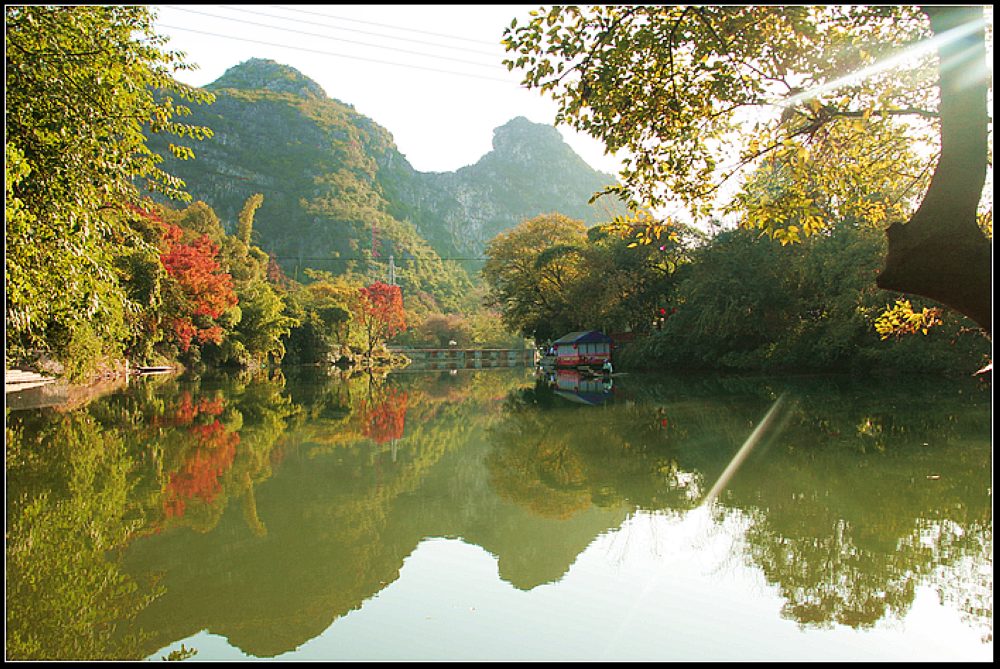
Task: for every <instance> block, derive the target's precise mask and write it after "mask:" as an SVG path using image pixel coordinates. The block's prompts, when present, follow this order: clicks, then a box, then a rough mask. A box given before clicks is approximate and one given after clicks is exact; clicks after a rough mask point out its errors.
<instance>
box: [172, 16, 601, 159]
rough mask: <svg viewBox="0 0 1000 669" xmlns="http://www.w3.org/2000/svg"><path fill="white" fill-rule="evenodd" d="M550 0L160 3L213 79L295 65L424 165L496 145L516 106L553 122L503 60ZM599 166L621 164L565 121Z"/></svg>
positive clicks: (198, 77)
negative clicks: (250, 66)
mask: <svg viewBox="0 0 1000 669" xmlns="http://www.w3.org/2000/svg"><path fill="white" fill-rule="evenodd" d="M537 7H538V5H378V4H376V5H155V6H154V8H155V10H156V14H157V21H156V26H157V32H159V33H160V34H162V35H166V36H168V37H169V38H170V41H169V42H168V43H167V45H166V48H167V49H169V50H172V51H183V52H185V54H186V60H187V61H188V62H190V63H194V64H196V65H198V69H197V70H194V71H192V72H181V73H178V75H177V78H178V79H180V80H181V81H183V82H185V83H188V84H192V85H196V86H203V85H205V84H208V83H210V82H212V81H214V80H215V79H217V78H218V77H220V76H221V75H222V74H223V73H224V72H225V71H226V70H227V69H229V68H230V67H232V66H234V65H237V64H239V63H241V62H243V61H245V60H247V59H249V58H269V59H272V60H275V61H277V62H279V63H284V64H286V65H290V66H292V67H294V68H295V69H297V70H299V71H300V72H302V73H303V74H304V75H306V76H307V77H309V78H310V79H312V80H313V81H315V82H316V83H318V84H319V85H320V86H322V87H323V89H324V90H325V91H326V94H327V95H328V96H329V97H331V98H334V99H337V100H340V101H341V102H344V103H348V104H351V105H354V107H355V109H356V110H357V111H358V112H359V113H361V114H363V115H365V116H367V117H369V118H371V119H372V120H373V121H375V122H376V123H378V124H379V125H381V126H382V127H384V128H385V129H386V130H388V131H389V132H390V133H392V135H393V138H394V139H395V141H396V145H397V147H398V148H399V150H400V151H401V152H402V153H403V154H404V155H405V156H406V157H407V159H408V160H409V161H410V163H411V164H412V165H413V167H414V168H415V169H417V170H419V171H422V172H433V171H452V170H456V169H458V168H459V167H463V166H465V165H470V164H472V163H475V162H476V161H477V160H479V158H481V157H482V156H483V154H485V153H486V152H488V151H489V150H490V149H491V148H492V140H493V129H494V128H496V127H498V126H501V125H503V124H504V123H506V122H507V121H509V120H511V119H512V118H514V117H516V116H524V117H526V118H528V119H529V120H531V121H534V122H537V123H546V124H550V125H551V124H552V123H553V122H554V120H555V113H556V108H555V104H554V103H553V102H552V101H551V100H550V99H549V98H547V97H543V96H542V94H540V93H539V92H538V91H537V90H532V91H528V90H527V89H525V88H523V87H521V86H520V85H519V83H518V82H519V81H520V79H521V75H520V74H519V73H518V71H516V70H515V71H513V72H508V71H507V68H506V67H504V66H503V65H502V64H501V61H502V59H503V57H504V55H505V51H504V49H503V47H502V46H501V45H500V39H501V38H502V36H503V30H504V28H505V27H506V26H509V25H510V22H511V20H512V19H513V18H515V17H517V18H518V20H519V22H523V20H524V19H526V18H527V17H528V13H529V12H530V11H531V10H532V9H535V8H537ZM559 130H560V132H561V133H562V135H563V137H564V138H565V139H566V141H567V142H568V143H569V144H570V145H571V146H572V147H573V148H574V150H576V152H577V153H578V154H580V156H581V157H582V158H583V159H584V160H586V161H587V162H588V163H589V164H590V165H591V166H593V167H595V168H596V169H600V170H603V171H605V172H612V173H614V172H617V167H618V161H616V160H615V159H614V158H612V157H610V156H604V155H603V151H604V147H603V145H602V144H600V143H599V142H597V141H596V140H594V139H592V138H590V137H588V136H585V135H580V134H578V133H575V132H574V131H572V130H570V129H568V128H566V127H565V126H560V128H559Z"/></svg>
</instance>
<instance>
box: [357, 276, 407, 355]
mask: <svg viewBox="0 0 1000 669" xmlns="http://www.w3.org/2000/svg"><path fill="white" fill-rule="evenodd" d="M355 307H356V308H355V310H354V311H355V315H356V316H357V318H358V320H359V321H360V323H361V326H362V328H363V329H364V332H365V336H366V338H367V342H368V355H369V356H370V355H371V353H372V351H373V350H374V349H375V345H376V344H378V343H379V342H385V341H387V340H388V339H389V338H390V337H392V336H393V335H395V334H396V333H398V332H402V331H403V330H405V329H406V313H405V311H404V310H403V293H402V291H401V290H400V289H399V286H391V285H389V284H386V283H382V282H381V281H376V282H375V283H373V284H372V285H370V286H366V287H364V288H361V289H359V290H358V295H357V303H356V305H355Z"/></svg>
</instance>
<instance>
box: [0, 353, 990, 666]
mask: <svg viewBox="0 0 1000 669" xmlns="http://www.w3.org/2000/svg"><path fill="white" fill-rule="evenodd" d="M287 374H288V376H287V377H286V376H284V375H282V374H280V373H279V374H270V375H255V376H249V375H236V376H225V377H214V378H203V379H201V380H190V379H159V380H152V381H144V382H140V383H138V384H135V385H132V386H130V387H129V388H128V389H127V391H126V392H123V393H119V394H116V395H113V396H109V397H105V398H103V399H100V400H97V401H95V402H94V403H92V404H91V405H89V406H87V407H85V408H83V409H76V410H74V411H71V412H66V413H60V412H58V411H54V410H33V411H18V412H11V411H8V412H7V424H8V425H7V441H8V450H7V481H8V489H7V507H8V538H7V566H8V571H7V609H8V613H7V629H8V648H7V649H8V657H10V658H12V659H24V658H47V659H56V658H63V659H70V658H73V659H97V658H113V659H130V658H141V657H147V656H149V655H150V654H151V653H154V652H155V651H157V650H158V649H160V648H163V647H165V646H167V645H169V644H171V643H173V642H175V641H178V640H181V639H186V638H188V637H189V636H191V635H193V634H196V633H198V632H199V631H201V630H208V631H210V632H213V633H216V634H219V635H223V636H225V637H226V638H227V639H228V640H229V642H230V643H232V644H233V645H235V646H236V647H238V648H240V649H241V650H243V651H244V652H246V653H248V654H250V655H254V656H258V657H273V656H276V655H279V654H282V653H284V652H287V651H291V650H293V649H295V648H298V647H299V646H301V645H302V644H303V643H305V642H306V641H308V640H310V639H312V638H314V637H316V636H317V635H319V634H320V633H322V632H323V631H324V630H325V629H326V628H328V627H329V626H330V624H331V623H333V622H334V621H335V620H337V619H338V618H340V617H342V616H344V615H346V614H347V613H349V612H350V611H352V610H355V609H358V608H360V607H361V606H362V604H364V602H366V601H367V600H369V599H370V598H371V597H372V596H373V595H375V594H377V593H378V592H380V591H381V590H383V589H384V588H385V587H387V585H389V584H391V583H393V582H394V581H395V580H397V579H398V577H399V573H400V568H401V566H402V564H403V561H404V560H405V559H406V558H407V556H409V555H410V554H411V553H412V552H413V551H414V549H415V548H416V547H417V546H418V545H419V544H420V543H421V541H423V540H424V539H426V538H428V537H454V538H460V539H462V540H463V541H465V542H467V543H471V544H475V545H478V546H481V547H482V548H483V549H485V550H486V551H488V552H489V553H491V554H492V555H494V556H495V557H496V558H497V563H498V569H499V576H500V578H501V579H503V580H504V581H506V582H508V583H510V584H511V585H513V586H514V587H516V588H519V589H521V590H530V589H532V588H535V587H537V586H539V585H542V584H545V583H554V582H558V581H559V580H560V579H562V577H563V576H564V575H565V574H566V572H567V571H568V570H569V568H570V566H571V565H572V564H573V562H574V561H575V560H576V558H577V556H578V555H579V554H580V553H581V552H582V551H583V550H584V549H586V548H587V546H589V545H590V544H591V543H593V541H594V539H595V538H596V537H598V536H600V535H602V534H603V533H606V532H608V531H611V530H614V529H616V528H618V527H620V526H621V525H622V523H623V522H624V521H625V520H626V519H627V518H628V517H629V516H630V515H633V514H636V513H638V512H643V511H655V512H657V513H665V514H672V515H676V516H682V515H684V514H686V513H687V512H689V511H690V510H692V509H694V508H696V507H699V506H700V505H701V504H702V503H703V501H704V497H705V494H706V492H707V490H708V489H709V488H711V487H712V485H713V484H714V483H715V482H716V481H717V480H718V478H719V477H720V475H721V474H722V472H723V471H724V470H725V469H726V467H727V465H729V463H730V461H731V459H732V458H733V456H734V455H735V453H736V452H737V451H738V450H739V449H740V447H741V446H742V444H743V443H744V441H745V440H746V438H747V436H748V435H749V434H750V432H751V431H752V430H753V428H754V426H755V425H756V424H757V422H758V421H759V420H760V419H761V417H762V416H763V415H764V413H765V412H766V411H767V409H768V408H769V407H770V405H771V404H772V403H773V401H774V399H775V398H776V397H777V396H778V395H779V394H781V393H786V394H787V396H788V399H789V400H790V401H789V402H788V404H787V406H786V407H785V410H784V412H783V417H782V420H781V421H780V422H779V423H778V427H776V428H775V429H774V430H772V431H771V433H769V434H767V435H766V436H765V439H764V440H763V441H762V442H761V443H760V444H759V445H758V446H757V447H756V448H755V449H754V450H753V452H752V453H751V455H750V457H749V458H747V459H746V461H744V462H743V463H742V465H741V466H740V467H739V469H738V470H737V472H736V474H735V475H734V476H733V477H732V479H730V480H729V481H728V482H727V485H726V487H725V489H724V490H723V491H722V493H721V495H720V496H719V497H718V498H717V499H716V500H715V501H714V502H713V503H712V505H711V512H712V514H713V515H714V517H715V518H716V519H718V520H719V521H720V522H721V521H722V520H724V519H726V518H730V519H732V518H736V519H738V520H739V524H740V527H742V528H743V536H742V538H741V544H740V551H741V553H740V555H741V557H742V559H743V561H744V562H745V563H746V564H747V565H749V566H750V567H752V568H755V569H759V570H760V571H761V572H762V573H763V574H764V576H765V577H766V579H767V580H768V581H769V582H770V583H771V584H773V585H775V586H776V587H777V588H778V589H779V591H780V593H781V596H782V598H783V600H784V602H785V605H784V608H783V611H782V615H783V616H785V617H787V618H789V619H791V620H794V621H796V622H798V623H799V624H801V625H803V626H810V627H811V626H830V625H833V624H841V625H848V626H851V627H855V628H865V627H868V626H871V625H873V624H874V623H876V622H877V621H879V620H882V619H884V618H886V617H890V616H893V615H900V614H903V613H905V612H906V611H907V610H908V609H909V608H910V607H911V605H912V603H913V600H914V593H915V590H916V588H917V587H918V586H931V587H933V588H935V589H936V590H937V591H938V593H939V596H940V598H941V599H943V600H948V601H951V602H954V603H955V605H956V606H958V607H960V608H961V610H963V611H964V612H965V614H966V616H967V622H968V624H969V625H972V626H974V627H976V628H977V629H980V630H981V632H982V634H983V636H984V638H991V635H992V563H991V561H990V556H991V555H992V506H991V500H990V490H991V488H990V486H991V480H990V471H991V467H990V464H991V463H990V457H991V453H990V441H989V439H990V428H989V425H990V403H989V392H988V389H984V388H983V387H981V386H979V385H977V384H975V383H961V382H955V383H952V382H941V381H939V380H934V381H933V382H930V383H924V384H923V385H920V384H916V385H905V384H904V383H903V382H901V381H899V380H894V381H893V382H892V383H891V384H890V383H877V382H870V381H869V382H849V381H832V380H829V379H812V380H798V381H795V382H789V381H786V380H766V379H720V378H718V377H704V378H692V377H682V378H664V377H656V378H646V377H643V376H631V375H628V376H624V377H620V378H616V379H615V383H614V388H613V391H612V390H611V389H610V387H608V388H604V387H600V388H589V387H588V388H584V389H583V390H585V391H588V392H598V393H601V394H602V395H608V397H603V396H602V398H601V401H600V402H588V403H577V402H572V401H568V400H567V398H565V397H564V396H562V395H560V394H559V393H560V392H562V393H565V392H573V391H574V388H569V387H567V386H566V381H565V380H563V381H564V382H563V384H562V386H560V385H559V384H553V383H552V382H551V380H550V379H546V378H539V379H537V380H536V379H535V378H534V377H533V376H532V375H531V372H530V370H517V369H514V370H486V371H481V372H463V373H460V374H456V375H450V374H447V373H440V374H438V373H419V374H417V373H409V374H408V373H400V374H392V375H389V376H388V377H378V376H369V375H359V376H353V377H342V376H340V375H339V374H336V373H331V374H328V373H326V372H325V371H323V370H318V369H311V368H303V369H296V370H289V371H288V372H287ZM987 564H988V567H989V568H988V569H985V568H984V565H987ZM984 574H988V576H984ZM81 612H84V613H83V614H82V615H81ZM84 630H86V633H84ZM84 640H85V641H84Z"/></svg>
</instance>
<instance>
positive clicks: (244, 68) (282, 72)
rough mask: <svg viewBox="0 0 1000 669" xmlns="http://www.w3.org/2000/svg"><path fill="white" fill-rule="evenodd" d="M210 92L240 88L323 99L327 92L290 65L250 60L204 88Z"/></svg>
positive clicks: (229, 70) (264, 60) (230, 69)
mask: <svg viewBox="0 0 1000 669" xmlns="http://www.w3.org/2000/svg"><path fill="white" fill-rule="evenodd" d="M206 88H208V89H209V90H216V89H220V88H239V89H245V90H267V91H274V92H276V93H293V94H295V95H301V96H304V97H319V98H325V97H326V92H325V91H324V90H323V88H322V87H321V86H320V85H319V84H317V83H316V82H315V81H313V80H312V79H310V78H309V77H307V76H306V75H304V74H302V73H301V72H299V71H298V70H296V69H295V68H294V67H291V66H290V65H282V64H281V63H278V62H276V61H273V60H270V59H267V58H251V59H249V60H245V61H243V62H242V63H240V64H239V65H234V66H233V67H231V68H229V69H228V70H226V71H225V73H223V75H222V76H221V77H219V78H218V79H216V80H215V81H214V82H212V83H211V84H209V85H208V86H206Z"/></svg>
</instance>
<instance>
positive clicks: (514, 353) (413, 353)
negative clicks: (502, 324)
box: [394, 348, 538, 369]
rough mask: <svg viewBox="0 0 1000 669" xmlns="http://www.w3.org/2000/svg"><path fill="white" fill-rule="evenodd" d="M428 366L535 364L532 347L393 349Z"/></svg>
mask: <svg viewBox="0 0 1000 669" xmlns="http://www.w3.org/2000/svg"><path fill="white" fill-rule="evenodd" d="M394 352H397V353H401V354H403V355H405V356H406V357H407V358H409V359H410V360H412V361H413V364H414V365H415V366H419V367H426V368H427V369H481V368H484V367H525V366H534V364H535V361H536V359H537V358H536V356H537V354H538V352H537V351H536V350H535V349H533V348H526V349H504V348H401V349H394Z"/></svg>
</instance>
